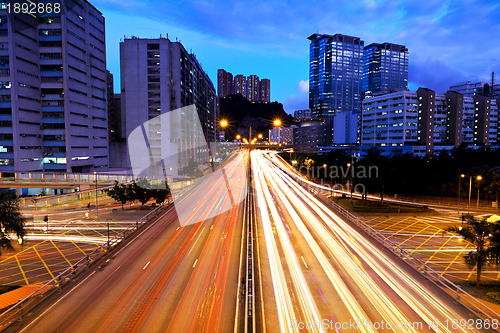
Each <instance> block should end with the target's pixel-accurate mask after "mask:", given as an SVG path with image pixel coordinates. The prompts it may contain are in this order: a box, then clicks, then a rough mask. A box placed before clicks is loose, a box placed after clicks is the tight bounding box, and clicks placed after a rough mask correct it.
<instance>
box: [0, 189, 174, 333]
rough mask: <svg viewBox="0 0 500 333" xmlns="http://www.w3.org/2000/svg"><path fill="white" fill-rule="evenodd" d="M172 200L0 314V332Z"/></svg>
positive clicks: (155, 214)
mask: <svg viewBox="0 0 500 333" xmlns="http://www.w3.org/2000/svg"><path fill="white" fill-rule="evenodd" d="M172 202H173V201H172V199H169V200H168V201H166V202H164V203H163V204H162V205H160V206H158V207H157V208H155V209H154V210H153V211H151V212H149V213H148V214H146V215H145V216H143V217H142V218H140V219H139V220H137V221H136V223H135V224H134V225H132V226H130V227H129V228H127V229H125V230H123V231H122V232H121V233H119V234H117V235H115V236H114V237H113V238H110V239H109V241H108V242H106V243H105V244H103V245H101V246H99V247H98V248H96V249H95V250H94V251H92V252H91V253H89V254H88V255H86V256H85V258H82V259H81V260H79V261H77V262H76V263H75V264H73V265H72V266H71V267H69V268H67V269H66V270H64V271H62V272H61V273H59V274H58V275H57V276H56V277H54V278H53V279H52V280H50V281H48V282H47V283H45V284H44V285H43V286H41V287H40V288H38V289H37V290H35V291H34V292H33V293H31V294H30V295H28V296H27V297H25V298H24V299H21V300H19V302H17V303H16V304H14V305H13V306H11V307H10V308H8V309H7V310H6V311H4V312H3V313H1V314H0V331H2V330H3V329H5V328H6V327H8V326H9V325H11V324H12V323H13V322H15V321H16V320H22V319H23V316H24V314H26V313H27V312H28V311H30V310H31V309H33V308H34V307H35V306H36V305H37V304H39V303H40V302H42V301H43V300H44V299H46V298H47V297H49V296H50V295H52V294H53V293H54V292H56V291H60V290H61V288H62V286H63V285H65V284H66V283H68V282H69V281H70V280H71V279H72V278H74V277H75V275H76V274H77V273H78V271H80V270H83V269H89V268H90V265H91V263H92V262H94V261H96V260H98V259H101V258H102V257H104V256H105V255H106V254H107V253H109V252H110V251H111V250H112V249H113V248H115V247H116V246H117V245H118V244H119V243H121V242H122V241H123V240H125V239H126V238H127V236H128V235H129V234H131V233H132V232H133V231H136V230H138V229H139V228H141V227H142V226H143V225H145V224H147V223H148V222H150V221H151V220H153V219H155V218H157V217H158V216H160V215H161V214H162V213H163V212H164V211H166V210H167V208H168V207H169V206H170V205H171V204H172ZM109 260H111V259H107V260H106V261H105V262H104V263H103V264H101V265H100V266H99V267H98V270H102V269H103V268H104V266H106V264H107V263H108V262H109Z"/></svg>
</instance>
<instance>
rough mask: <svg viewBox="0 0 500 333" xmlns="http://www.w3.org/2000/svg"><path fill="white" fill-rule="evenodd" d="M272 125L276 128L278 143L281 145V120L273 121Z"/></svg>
mask: <svg viewBox="0 0 500 333" xmlns="http://www.w3.org/2000/svg"><path fill="white" fill-rule="evenodd" d="M273 125H274V127H277V128H278V143H281V131H280V126H281V120H280V119H274V121H273Z"/></svg>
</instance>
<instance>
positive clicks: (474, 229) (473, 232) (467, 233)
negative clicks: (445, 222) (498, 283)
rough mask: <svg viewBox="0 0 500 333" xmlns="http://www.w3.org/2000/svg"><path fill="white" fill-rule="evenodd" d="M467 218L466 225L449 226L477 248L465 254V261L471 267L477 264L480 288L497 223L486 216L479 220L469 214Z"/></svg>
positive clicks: (449, 229) (450, 229)
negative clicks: (489, 220)
mask: <svg viewBox="0 0 500 333" xmlns="http://www.w3.org/2000/svg"><path fill="white" fill-rule="evenodd" d="M465 218H466V221H467V223H466V225H465V227H457V226H453V227H450V228H448V231H451V232H456V233H457V234H459V235H460V236H462V238H463V239H465V240H466V241H468V242H470V243H472V244H473V245H474V247H475V248H476V250H475V251H471V252H469V253H468V254H466V255H465V262H466V263H467V265H468V266H469V267H471V268H472V267H474V266H476V270H477V279H476V287H478V288H479V286H480V284H481V272H482V270H483V267H484V266H485V265H486V264H487V259H488V256H489V255H490V254H491V251H492V247H491V246H492V245H493V244H491V236H492V234H493V232H495V229H496V228H497V226H496V224H495V223H490V222H488V221H486V218H483V219H481V220H479V219H476V218H475V217H474V216H472V215H467V216H465Z"/></svg>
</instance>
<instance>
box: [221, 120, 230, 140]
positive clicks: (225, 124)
mask: <svg viewBox="0 0 500 333" xmlns="http://www.w3.org/2000/svg"><path fill="white" fill-rule="evenodd" d="M227 125H229V123H228V122H227V120H225V119H221V121H220V123H219V126H220V128H221V130H222V133H224V141H225V140H226V131H225V128H226V127H227ZM219 140H220V135H219Z"/></svg>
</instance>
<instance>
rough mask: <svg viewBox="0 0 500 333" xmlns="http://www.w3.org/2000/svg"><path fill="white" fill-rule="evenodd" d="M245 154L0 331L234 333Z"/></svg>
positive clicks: (246, 156)
mask: <svg viewBox="0 0 500 333" xmlns="http://www.w3.org/2000/svg"><path fill="white" fill-rule="evenodd" d="M247 158H248V154H245V153H244V152H243V153H240V154H239V155H238V156H236V158H234V159H233V160H232V162H230V163H228V164H227V165H226V166H225V167H224V170H225V175H226V176H225V177H207V179H205V180H204V181H203V182H202V183H201V184H200V185H199V187H198V189H199V191H198V190H197V189H196V188H195V189H194V190H193V191H191V193H190V194H189V193H188V194H185V195H184V196H183V197H184V198H183V200H182V201H181V202H177V203H176V209H177V210H179V212H176V211H175V210H174V209H171V210H169V211H167V212H166V213H165V214H164V215H163V216H162V217H161V218H160V220H158V221H156V222H155V223H153V224H150V225H148V226H147V227H145V228H144V229H142V231H141V233H140V234H139V235H138V236H137V237H136V238H134V239H133V240H132V241H131V242H130V244H128V246H126V247H123V248H121V249H120V250H119V251H118V252H117V253H115V255H114V258H113V259H112V260H110V261H109V263H108V264H107V265H106V266H105V267H104V268H103V269H102V270H98V269H96V268H93V269H92V270H91V271H89V272H88V273H87V275H86V276H84V277H82V279H81V281H79V283H78V284H77V285H76V286H72V285H71V286H69V287H67V288H66V290H64V289H63V294H62V295H61V297H60V298H59V299H58V300H57V301H55V302H53V303H52V304H45V306H43V307H40V309H38V310H36V311H34V312H33V313H32V314H31V315H29V316H26V317H25V319H24V320H23V321H22V322H20V323H17V324H16V325H14V326H12V327H10V328H9V329H8V330H7V331H8V332H9V331H10V332H137V331H141V332H166V331H168V332H204V331H205V332H214V331H217V332H229V331H231V332H232V331H234V327H235V318H236V303H237V295H238V293H239V292H238V288H239V282H240V280H239V270H238V267H239V265H240V260H241V258H240V253H241V248H242V227H243V223H242V221H243V217H242V214H243V211H244V209H243V208H242V204H241V201H242V197H243V196H244V195H245V194H246V192H245V191H246V177H245V176H246V175H245V168H244V166H245V165H246V164H247V163H246V159H247ZM225 180H227V181H228V182H226V181H225ZM229 185H230V187H228V186H229ZM203 189H205V190H203ZM206 189H209V190H208V191H207V190H206ZM228 191H229V192H230V195H229V196H228ZM193 196H194V197H195V198H196V199H195V200H194V199H193ZM193 201H196V202H198V201H200V202H202V203H203V205H201V204H200V205H198V206H199V207H202V209H198V208H196V207H192V205H191V204H192V202H193ZM228 207H229V210H227V211H226V210H225V209H226V208H228ZM223 208H224V209H223ZM181 210H182V211H181ZM178 215H179V216H182V217H183V219H182V223H180V221H179V219H178V217H177V216H178Z"/></svg>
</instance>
